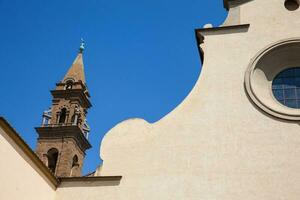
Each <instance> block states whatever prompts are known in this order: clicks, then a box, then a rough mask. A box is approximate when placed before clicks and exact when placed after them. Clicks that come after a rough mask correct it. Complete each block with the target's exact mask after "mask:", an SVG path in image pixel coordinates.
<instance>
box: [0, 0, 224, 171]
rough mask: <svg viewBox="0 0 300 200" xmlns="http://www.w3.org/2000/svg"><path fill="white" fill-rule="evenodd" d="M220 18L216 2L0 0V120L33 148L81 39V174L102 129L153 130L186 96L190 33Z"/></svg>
mask: <svg viewBox="0 0 300 200" xmlns="http://www.w3.org/2000/svg"><path fill="white" fill-rule="evenodd" d="M226 14H227V13H226V11H225V10H224V9H223V1H222V0H209V1H207V0H188V1H182V0H151V1H148V0H147V1H146V0H142V1H141V0H109V1H104V0H87V1H82V0H81V1H80V0H67V1H61V0H51V1H41V0H35V1H33V0H31V1H25V0H0V24H1V31H0V38H1V42H0V44H1V47H0V55H1V57H0V58H1V59H0V69H1V77H0V88H1V98H0V115H2V116H4V117H5V118H6V119H7V120H8V121H9V122H10V123H11V125H12V126H13V127H14V128H15V129H16V130H17V131H18V133H20V134H21V136H22V137H23V138H24V140H25V141H26V142H27V143H28V144H29V145H30V146H31V147H32V148H33V149H35V144H36V138H37V134H36V132H35V130H34V127H37V126H39V125H40V123H41V120H42V118H41V115H42V112H43V111H44V110H45V109H47V108H48V107H49V106H50V105H51V94H50V92H49V91H50V90H51V89H54V87H55V83H56V82H58V81H60V80H61V79H62V77H63V76H64V74H65V73H66V71H67V69H68V68H69V67H70V65H71V64H72V62H73V60H74V58H75V56H76V54H77V50H78V47H79V42H80V38H81V37H83V38H84V39H85V41H86V51H85V54H84V63H85V72H86V79H87V84H88V87H89V91H90V94H91V96H92V97H91V102H92V104H93V107H92V108H91V109H90V111H89V114H88V121H89V124H90V126H91V129H92V131H91V134H90V138H89V140H90V142H91V144H92V146H93V147H92V149H90V150H88V152H87V157H86V160H85V166H84V173H87V172H90V171H93V170H94V169H95V168H96V167H97V165H99V163H101V162H102V161H101V159H100V158H99V146H100V143H101V139H102V138H103V136H104V135H105V133H106V132H107V131H108V130H109V129H111V128H112V127H114V126H115V125H116V124H117V123H119V122H120V121H123V120H125V119H128V118H135V117H138V118H144V119H146V120H147V121H149V122H155V121H157V120H159V119H160V118H162V117H163V116H165V115H166V114H167V113H169V112H171V111H172V110H173V109H174V108H175V107H176V106H177V105H178V104H179V103H180V102H181V101H182V100H183V99H184V98H185V97H186V96H187V95H188V93H189V92H190V90H191V89H192V87H193V85H194V84H195V82H196V80H197V78H198V76H199V73H200V70H201V64H200V58H199V54H198V50H197V46H196V40H195V36H194V29H195V28H201V27H202V26H203V25H204V24H206V23H211V24H213V25H214V26H218V25H219V24H221V23H222V22H223V21H224V19H225V17H226ZM129 162H130V161H129Z"/></svg>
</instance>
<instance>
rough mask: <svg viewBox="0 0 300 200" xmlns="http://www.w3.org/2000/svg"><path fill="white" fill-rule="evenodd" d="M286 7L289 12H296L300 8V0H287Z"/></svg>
mask: <svg viewBox="0 0 300 200" xmlns="http://www.w3.org/2000/svg"><path fill="white" fill-rule="evenodd" d="M284 6H285V8H286V9H288V10H289V11H294V10H297V9H298V8H299V6H300V5H299V0H285V2H284Z"/></svg>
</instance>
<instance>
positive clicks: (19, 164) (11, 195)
mask: <svg viewBox="0 0 300 200" xmlns="http://www.w3.org/2000/svg"><path fill="white" fill-rule="evenodd" d="M0 158H1V162H0V180H1V181H0V188H1V190H0V199H1V200H19V199H22V200H35V199H36V200H41V199H42V200H53V199H54V195H55V191H54V190H53V189H52V188H51V186H50V185H49V184H48V183H47V182H46V181H45V180H44V179H43V178H42V176H41V175H40V174H38V173H37V171H36V170H35V169H34V168H33V165H31V163H30V161H29V159H28V158H27V156H26V155H24V153H22V150H20V149H19V147H18V146H17V145H16V144H15V143H14V142H13V141H12V140H11V139H10V138H9V137H8V136H7V135H6V133H5V132H4V130H3V129H1V128H0Z"/></svg>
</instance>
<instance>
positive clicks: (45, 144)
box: [36, 40, 92, 177]
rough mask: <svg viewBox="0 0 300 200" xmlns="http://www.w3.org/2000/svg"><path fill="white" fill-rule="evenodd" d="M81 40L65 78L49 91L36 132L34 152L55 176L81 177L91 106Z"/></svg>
mask: <svg viewBox="0 0 300 200" xmlns="http://www.w3.org/2000/svg"><path fill="white" fill-rule="evenodd" d="M83 50H84V42H83V40H82V41H81V45H80V48H79V53H78V55H77V57H76V59H75V60H74V62H73V64H72V66H71V67H70V69H69V70H68V72H67V74H66V75H65V77H64V78H63V79H62V80H61V81H60V82H58V83H57V84H56V88H55V89H54V90H52V91H51V94H52V97H53V100H52V106H51V108H50V109H49V110H47V111H45V112H44V113H43V121H42V125H41V126H40V127H37V128H36V131H37V133H38V136H39V137H38V140H37V148H36V153H37V155H38V156H39V158H40V159H41V160H42V161H43V162H44V163H45V165H47V166H48V167H49V169H50V170H51V171H52V172H53V173H54V174H55V175H56V176H58V177H72V176H81V169H82V165H83V160H84V157H85V151H86V150H87V149H89V148H91V145H90V143H89V141H88V134H89V131H90V128H89V126H88V124H87V120H86V116H87V110H88V109H89V108H90V107H91V106H92V105H91V103H90V100H89V98H90V95H89V92H88V89H87V86H86V83H85V76H84V65H83V59H82V55H83Z"/></svg>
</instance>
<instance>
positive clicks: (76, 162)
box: [72, 155, 79, 167]
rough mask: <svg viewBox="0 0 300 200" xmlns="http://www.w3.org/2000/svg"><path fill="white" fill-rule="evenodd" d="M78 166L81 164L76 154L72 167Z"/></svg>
mask: <svg viewBox="0 0 300 200" xmlns="http://www.w3.org/2000/svg"><path fill="white" fill-rule="evenodd" d="M78 166H79V164H78V156H77V155H75V156H74V157H73V162H72V167H78Z"/></svg>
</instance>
